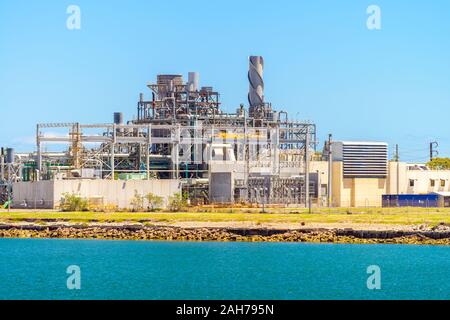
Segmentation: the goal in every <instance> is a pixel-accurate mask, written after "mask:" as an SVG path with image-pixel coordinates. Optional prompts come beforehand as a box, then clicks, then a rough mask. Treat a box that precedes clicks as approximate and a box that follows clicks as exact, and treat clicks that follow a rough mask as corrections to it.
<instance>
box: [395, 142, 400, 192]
mask: <svg viewBox="0 0 450 320" xmlns="http://www.w3.org/2000/svg"><path fill="white" fill-rule="evenodd" d="M395 161H396V162H397V195H399V194H400V155H399V153H398V144H396V145H395Z"/></svg>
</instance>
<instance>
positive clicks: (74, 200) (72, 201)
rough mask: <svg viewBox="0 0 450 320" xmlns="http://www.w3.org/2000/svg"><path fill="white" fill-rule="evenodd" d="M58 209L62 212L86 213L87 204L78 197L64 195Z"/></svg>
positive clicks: (69, 194) (68, 194)
mask: <svg viewBox="0 0 450 320" xmlns="http://www.w3.org/2000/svg"><path fill="white" fill-rule="evenodd" d="M60 207H61V210H62V211H88V210H89V203H88V201H87V200H86V199H83V198H81V197H80V196H79V195H76V194H73V193H72V194H71V193H64V194H63V197H62V199H61V205H60Z"/></svg>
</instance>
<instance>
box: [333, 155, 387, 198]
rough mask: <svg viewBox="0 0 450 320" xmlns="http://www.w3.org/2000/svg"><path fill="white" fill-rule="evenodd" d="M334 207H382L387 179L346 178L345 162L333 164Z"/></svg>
mask: <svg viewBox="0 0 450 320" xmlns="http://www.w3.org/2000/svg"><path fill="white" fill-rule="evenodd" d="M332 177H333V184H332V191H333V206H334V207H381V205H382V202H381V200H382V195H383V194H386V186H387V179H386V178H344V173H343V162H342V161H336V162H334V163H333V174H332Z"/></svg>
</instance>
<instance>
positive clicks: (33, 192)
mask: <svg viewBox="0 0 450 320" xmlns="http://www.w3.org/2000/svg"><path fill="white" fill-rule="evenodd" d="M53 190H54V188H53V181H32V182H15V183H13V205H12V206H13V207H15V208H31V209H33V208H36V209H40V208H52V207H53V203H54V192H53Z"/></svg>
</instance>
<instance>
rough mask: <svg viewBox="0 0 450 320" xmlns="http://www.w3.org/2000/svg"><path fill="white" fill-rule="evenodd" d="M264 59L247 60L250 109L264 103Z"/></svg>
mask: <svg viewBox="0 0 450 320" xmlns="http://www.w3.org/2000/svg"><path fill="white" fill-rule="evenodd" d="M263 69H264V59H263V57H261V56H250V58H249V70H248V81H249V92H248V103H249V105H250V108H252V109H253V108H254V107H258V106H260V105H262V104H263V103H264V81H263Z"/></svg>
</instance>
